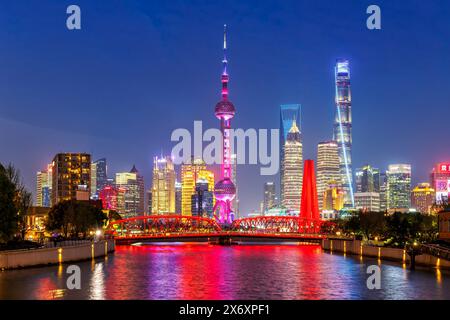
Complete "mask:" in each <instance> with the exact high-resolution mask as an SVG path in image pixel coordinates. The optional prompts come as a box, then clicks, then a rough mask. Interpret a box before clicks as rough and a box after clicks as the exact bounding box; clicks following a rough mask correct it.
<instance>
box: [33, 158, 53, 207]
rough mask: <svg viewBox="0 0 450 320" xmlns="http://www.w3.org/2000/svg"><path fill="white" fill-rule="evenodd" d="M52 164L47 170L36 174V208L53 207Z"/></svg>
mask: <svg viewBox="0 0 450 320" xmlns="http://www.w3.org/2000/svg"><path fill="white" fill-rule="evenodd" d="M52 167H53V166H52V164H49V165H47V169H46V170H43V171H39V172H38V173H37V174H36V206H37V207H51V206H52V204H51V194H52Z"/></svg>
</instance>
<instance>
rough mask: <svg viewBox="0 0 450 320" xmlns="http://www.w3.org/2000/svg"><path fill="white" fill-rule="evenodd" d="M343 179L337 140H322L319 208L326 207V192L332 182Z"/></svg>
mask: <svg viewBox="0 0 450 320" xmlns="http://www.w3.org/2000/svg"><path fill="white" fill-rule="evenodd" d="M340 180H341V176H340V169H339V154H338V145H337V143H336V141H325V142H320V143H319V144H318V145H317V195H318V198H319V210H323V209H324V205H323V198H324V192H325V191H326V190H327V189H328V186H329V184H330V182H333V185H335V184H336V183H337V181H340Z"/></svg>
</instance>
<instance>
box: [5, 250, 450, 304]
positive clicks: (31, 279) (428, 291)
mask: <svg viewBox="0 0 450 320" xmlns="http://www.w3.org/2000/svg"><path fill="white" fill-rule="evenodd" d="M77 264H78V265H79V266H80V268H81V273H82V274H81V281H82V284H81V287H82V289H81V290H69V289H67V288H66V280H67V276H68V275H67V274H66V269H67V266H68V265H60V266H53V267H44V268H33V269H24V270H15V271H5V272H0V299H450V289H449V284H450V281H449V278H450V275H449V273H448V271H443V270H439V269H437V270H428V271H427V270H422V269H420V268H419V269H418V270H416V271H414V272H412V271H410V270H408V269H407V268H406V267H405V266H402V265H396V264H392V263H389V262H385V261H379V259H377V258H375V259H370V258H364V259H362V258H361V257H359V256H351V255H346V256H343V255H340V254H337V253H334V254H333V255H330V254H328V253H324V252H322V250H321V249H320V247H319V246H311V245H309V246H308V245H302V246H299V245H296V244H292V245H273V244H272V245H261V244H258V245H239V246H231V247H226V246H213V245H208V244H194V243H185V244H177V243H172V244H152V245H138V246H118V247H117V250H116V252H115V254H114V255H111V256H109V257H108V258H98V259H95V260H92V261H86V262H80V263H77ZM369 265H379V266H380V267H381V285H382V288H381V290H369V289H368V288H367V286H366V281H367V277H368V276H369V275H368V274H367V273H366V271H367V267H368V266H369Z"/></svg>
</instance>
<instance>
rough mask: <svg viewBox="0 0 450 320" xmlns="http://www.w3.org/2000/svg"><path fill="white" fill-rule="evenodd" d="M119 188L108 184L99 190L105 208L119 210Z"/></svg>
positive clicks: (99, 196)
mask: <svg viewBox="0 0 450 320" xmlns="http://www.w3.org/2000/svg"><path fill="white" fill-rule="evenodd" d="M118 196H119V190H118V188H116V187H115V186H111V185H106V186H104V187H103V188H102V189H101V190H100V191H99V192H98V198H99V199H100V200H101V201H102V208H103V209H104V210H115V211H118V210H119V208H118Z"/></svg>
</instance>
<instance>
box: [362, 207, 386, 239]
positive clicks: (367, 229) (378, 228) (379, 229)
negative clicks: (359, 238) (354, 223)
mask: <svg viewBox="0 0 450 320" xmlns="http://www.w3.org/2000/svg"><path fill="white" fill-rule="evenodd" d="M359 216H360V226H361V232H362V233H363V235H364V236H365V237H366V239H368V240H370V239H372V238H373V237H374V236H376V235H382V234H383V232H384V229H385V219H384V213H383V212H360V214H359Z"/></svg>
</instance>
